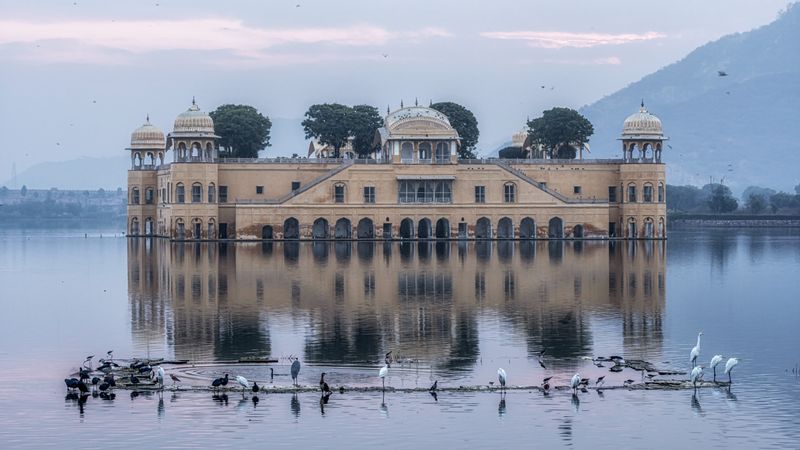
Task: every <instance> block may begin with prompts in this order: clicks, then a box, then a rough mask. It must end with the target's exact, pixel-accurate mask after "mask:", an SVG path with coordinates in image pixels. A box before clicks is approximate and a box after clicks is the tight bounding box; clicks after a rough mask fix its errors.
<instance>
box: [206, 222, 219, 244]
mask: <svg viewBox="0 0 800 450" xmlns="http://www.w3.org/2000/svg"><path fill="white" fill-rule="evenodd" d="M215 225H216V224H215V223H214V219H208V234H207V235H206V239H216V237H217V233H216V231H217V230H216V226H215Z"/></svg>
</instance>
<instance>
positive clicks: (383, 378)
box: [378, 364, 389, 392]
mask: <svg viewBox="0 0 800 450" xmlns="http://www.w3.org/2000/svg"><path fill="white" fill-rule="evenodd" d="M386 375H389V365H388V364H386V365H385V366H383V367H381V370H379V371H378V376H379V377H381V383H382V384H383V391H384V392H386Z"/></svg>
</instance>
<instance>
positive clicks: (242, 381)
mask: <svg viewBox="0 0 800 450" xmlns="http://www.w3.org/2000/svg"><path fill="white" fill-rule="evenodd" d="M236 382H237V383H239V386H241V387H242V395H244V391H245V390H246V389H248V388H249V387H250V383H248V382H247V378H245V377H243V376H241V375H236Z"/></svg>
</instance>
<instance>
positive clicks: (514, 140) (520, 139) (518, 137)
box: [511, 129, 528, 147]
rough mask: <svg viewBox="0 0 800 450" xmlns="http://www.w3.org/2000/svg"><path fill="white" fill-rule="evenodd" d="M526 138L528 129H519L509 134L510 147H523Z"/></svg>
mask: <svg viewBox="0 0 800 450" xmlns="http://www.w3.org/2000/svg"><path fill="white" fill-rule="evenodd" d="M527 139H528V130H527V129H523V130H519V131H517V132H516V133H514V134H513V135H512V136H511V146H512V147H524V146H525V141H526V140H527Z"/></svg>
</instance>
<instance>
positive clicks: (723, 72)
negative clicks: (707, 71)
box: [717, 70, 728, 77]
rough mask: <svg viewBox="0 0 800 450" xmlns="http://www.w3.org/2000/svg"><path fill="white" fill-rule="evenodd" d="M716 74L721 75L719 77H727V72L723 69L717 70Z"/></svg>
mask: <svg viewBox="0 0 800 450" xmlns="http://www.w3.org/2000/svg"><path fill="white" fill-rule="evenodd" d="M717 75H718V76H721V77H727V76H728V72H725V71H724V70H718V71H717Z"/></svg>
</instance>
